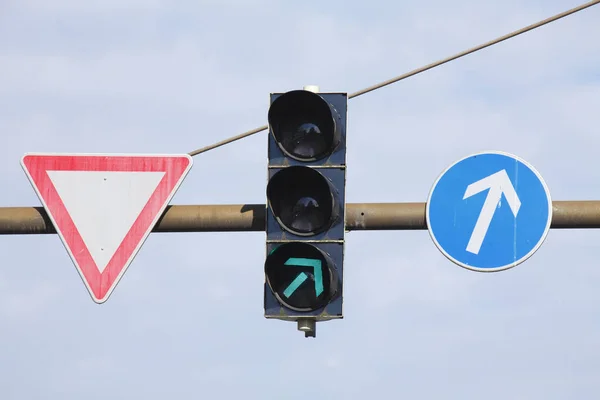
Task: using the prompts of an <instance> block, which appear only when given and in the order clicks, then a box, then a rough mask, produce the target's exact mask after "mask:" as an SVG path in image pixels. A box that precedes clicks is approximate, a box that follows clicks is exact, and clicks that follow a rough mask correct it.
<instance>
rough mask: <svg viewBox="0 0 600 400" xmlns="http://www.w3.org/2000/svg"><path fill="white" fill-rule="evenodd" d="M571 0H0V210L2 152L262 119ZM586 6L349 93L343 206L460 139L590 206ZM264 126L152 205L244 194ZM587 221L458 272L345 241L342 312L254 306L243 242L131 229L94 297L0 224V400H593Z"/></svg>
mask: <svg viewBox="0 0 600 400" xmlns="http://www.w3.org/2000/svg"><path fill="white" fill-rule="evenodd" d="M578 4H579V1H577V0H562V1H557V0H552V1H548V0H543V1H542V0H535V1H534V0H509V1H498V0H494V1H490V0H480V1H475V0H455V1H453V2H446V1H440V0H433V1H430V2H412V3H410V4H409V3H407V2H392V1H369V2H355V1H341V0H337V1H329V2H326V4H325V2H322V1H303V2H294V3H292V2H283V1H278V2H276V1H270V0H256V1H233V0H229V1H227V0H220V1H216V0H214V1H177V0H171V1H161V0H93V1H92V0H89V1H78V0H53V1H48V0H3V1H2V2H0V132H2V134H3V136H2V137H3V139H4V141H3V146H2V149H1V150H0V151H1V155H2V157H0V168H1V170H2V174H1V175H0V184H1V185H2V187H3V188H5V190H4V191H3V194H2V197H1V200H0V206H32V205H39V201H38V199H37V197H36V195H35V193H34V191H33V189H32V188H31V185H30V183H29V182H28V180H27V178H26V176H25V174H24V173H23V171H22V170H21V166H20V165H19V160H20V158H21V157H22V155H23V154H24V153H25V152H112V153H123V152H136V153H182V152H188V151H191V150H194V149H196V148H198V147H202V146H204V145H207V144H211V143H213V142H216V141H219V140H221V139H223V138H225V137H228V136H231V135H235V134H237V133H240V132H242V131H245V130H248V129H252V128H255V127H257V126H260V125H263V124H264V123H266V112H267V107H268V101H269V96H268V94H269V92H275V91H286V90H290V89H295V88H299V87H301V86H303V85H306V84H317V85H320V87H321V90H323V91H344V90H346V91H349V92H352V91H354V90H357V89H360V88H362V87H365V86H368V85H371V84H373V83H375V82H378V81H381V80H384V79H387V78H389V77H391V76H394V75H398V74H400V73H403V72H405V71H408V70H410V69H413V68H415V67H418V66H420V65H422V64H426V63H429V62H431V61H434V60H436V59H439V58H442V57H445V56H448V55H450V54H453V53H455V52H458V51H461V50H463V49H465V48H468V47H471V46H473V45H476V44H478V43H480V42H482V41H486V40H489V39H492V38H494V37H496V36H499V35H502V34H504V33H507V32H508V31H511V30H514V29H517V28H520V27H521V26H524V25H527V24H529V23H532V22H535V21H537V20H540V19H543V18H546V17H548V16H550V15H552V14H555V13H558V12H560V11H563V10H565V9H567V8H571V7H574V6H576V5H578ZM598 20H600V7H594V8H592V9H589V10H586V11H583V12H581V13H579V14H577V15H575V16H572V17H569V18H567V19H564V20H561V21H559V22H557V23H554V24H551V25H549V26H547V27H544V28H541V29H539V30H537V31H535V32H532V33H529V34H526V35H525V36H522V37H519V38H516V39H513V40H511V41H509V42H505V43H502V44H500V45H497V46H495V47H492V48H490V49H487V50H484V51H482V52H480V53H477V54H475V55H472V56H469V57H468V58H465V59H462V60H459V61H456V62H453V63H451V64H448V65H445V66H442V67H440V68H439V69H436V70H433V71H429V72H426V73H424V74H422V75H420V76H418V77H414V78H411V79H409V80H406V81H404V82H402V83H398V84H395V85H393V86H391V87H388V88H385V89H382V90H380V91H377V92H374V93H370V94H367V95H365V96H363V97H360V98H358V99H355V100H351V101H350V104H349V117H348V124H349V125H348V157H347V162H348V185H347V200H348V202H388V201H393V202H402V201H425V200H426V198H427V195H428V193H429V190H430V188H431V185H432V184H433V182H434V180H435V179H436V177H437V176H438V174H439V173H440V172H441V171H443V170H444V169H445V168H446V167H447V166H448V165H449V164H451V163H452V162H453V161H455V160H457V159H459V158H462V157H463V156H466V155H468V154H471V153H473V152H476V151H480V150H489V149H493V150H503V151H507V152H511V153H514V154H517V155H519V156H521V157H523V158H524V159H526V160H527V161H529V162H531V163H532V164H533V165H534V166H535V167H536V168H537V169H538V170H539V171H540V173H541V174H542V175H543V176H544V178H545V180H546V182H547V184H548V186H549V187H550V190H551V193H552V196H553V198H554V199H555V200H567V199H600V184H598V182H600V168H597V165H598V156H597V154H598V151H597V148H598V147H599V146H600V136H598V134H597V131H598V126H600V114H599V113H598V110H599V109H600V75H599V74H598V71H600V41H598V40H597V38H599V37H600V24H598ZM266 149H267V138H266V133H264V132H263V133H259V134H257V135H255V136H254V137H252V138H249V139H245V140H243V141H239V142H236V143H235V144H232V145H229V146H226V147H223V148H219V149H217V150H214V151H212V152H209V153H206V154H203V155H200V156H197V157H196V158H195V164H194V167H193V169H192V171H191V172H190V174H189V175H188V177H187V179H186V180H185V181H184V183H183V185H182V187H181V189H180V190H179V192H178V193H177V195H176V196H175V198H174V200H173V202H172V204H214V203H234V204H239V203H264V201H265V185H266V165H267V160H266ZM599 240H600V231H593V230H589V231H583V230H582V231H575V230H573V231H556V230H552V231H551V232H550V234H549V235H548V238H547V240H546V242H545V244H544V245H543V246H542V247H541V249H540V250H539V251H538V252H537V253H536V254H535V255H534V256H533V257H532V258H530V259H529V260H527V261H526V262H525V263H524V264H522V265H520V266H518V267H517V268H514V269H512V270H509V271H506V272H501V273H496V274H480V273H476V272H472V271H467V270H465V269H462V268H460V267H458V266H456V265H454V264H452V263H451V262H450V261H448V260H447V259H446V258H444V256H443V255H442V254H441V253H440V252H439V251H438V250H437V249H436V247H435V246H434V244H433V243H432V241H431V239H430V237H429V235H428V233H427V232H426V231H412V232H402V231H391V232H352V233H349V234H348V235H347V245H346V262H345V274H344V275H345V282H344V285H345V287H344V295H345V299H344V300H345V301H344V312H345V319H344V320H342V321H333V322H327V323H322V324H319V326H318V332H317V338H316V339H305V338H304V337H303V335H302V334H300V333H299V332H297V331H296V327H295V325H294V324H292V323H286V322H282V321H272V320H265V319H264V318H263V286H262V285H263V281H264V274H263V263H264V255H265V247H264V241H265V235H264V233H259V232H255V233H197V234H193V233H187V234H183V233H182V234H152V235H150V237H149V239H148V240H147V241H146V243H145V245H144V247H143V248H142V250H141V251H140V253H139V254H138V256H137V257H136V259H135V260H134V262H133V263H132V265H131V267H130V268H129V270H128V271H127V273H126V274H125V276H124V278H123V279H122V280H121V282H120V284H119V285H118V286H117V288H116V289H115V291H114V293H113V295H112V296H111V298H110V299H109V300H108V302H107V303H105V304H103V305H101V306H99V305H96V304H95V303H94V302H93V301H92V300H91V299H90V297H89V295H88V293H87V290H86V289H85V287H84V285H83V283H82V282H81V280H80V278H79V275H78V274H77V272H76V270H75V267H74V266H73V264H72V262H71V260H70V259H69V257H68V255H67V252H66V251H65V249H64V248H63V246H62V244H61V242H60V240H59V238H58V237H57V236H56V235H48V236H22V237H18V236H5V237H2V238H0V251H1V252H2V254H3V255H4V262H3V263H2V266H1V267H0V342H1V343H2V346H1V350H0V398H1V399H2V400H13V399H14V400H29V399H61V400H67V399H81V398H86V399H87V400H96V399H98V400H101V399H108V398H110V399H131V398H144V399H148V400H150V399H166V398H169V399H179V398H181V399H184V398H185V399H187V398H211V399H213V398H245V399H246V398H248V399H290V400H291V399H304V400H305V399H307V398H310V399H332V398H340V399H342V398H343V399H364V398H367V397H368V398H375V397H380V396H381V397H383V396H385V398H391V399H395V398H410V399H430V398H431V399H442V398H443V399H486V400H495V399H544V400H550V399H593V398H596V397H597V393H598V391H599V390H600V379H598V376H599V374H600V323H598V321H599V316H600V294H599V291H598V290H597V287H598V285H600V270H599V269H598V260H599V259H600V250H599V249H598V245H597V243H598V241H599Z"/></svg>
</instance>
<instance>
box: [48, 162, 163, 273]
mask: <svg viewBox="0 0 600 400" xmlns="http://www.w3.org/2000/svg"><path fill="white" fill-rule="evenodd" d="M47 172H48V175H49V176H50V180H52V183H53V184H54V187H55V188H56V191H57V192H58V195H59V196H60V198H61V199H62V201H63V203H64V204H65V207H66V208H67V210H69V214H70V215H71V218H72V219H73V223H74V224H75V226H76V227H77V230H78V231H79V234H80V235H81V238H82V240H83V241H84V242H85V244H86V246H87V248H88V250H89V252H90V254H91V256H92V258H93V259H94V261H95V263H96V266H97V267H98V270H99V271H100V273H102V272H104V269H105V268H106V266H107V265H108V263H109V261H110V259H111V258H112V257H113V255H114V254H115V252H116V251H117V249H118V247H119V245H120V244H121V242H122V241H123V238H125V235H127V233H128V232H129V230H130V229H131V227H132V225H133V223H134V222H135V220H136V219H137V218H138V216H139V215H140V212H141V211H142V209H143V208H144V206H145V205H146V204H147V203H148V200H149V199H150V196H151V195H152V193H154V191H155V190H156V188H157V186H158V184H159V182H160V180H161V179H162V177H163V176H164V175H165V173H164V172H114V171H47ZM90 204H93V205H94V207H90Z"/></svg>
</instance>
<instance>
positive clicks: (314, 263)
mask: <svg viewBox="0 0 600 400" xmlns="http://www.w3.org/2000/svg"><path fill="white" fill-rule="evenodd" d="M283 265H288V266H290V267H313V273H314V274H315V295H316V297H319V295H320V294H321V293H323V290H324V289H323V270H322V269H321V260H315V259H314V258H294V257H290V258H288V260H287V261H286V262H285V263H284V264H283ZM307 279H308V275H306V274H305V273H304V272H301V273H300V274H299V275H298V276H297V277H296V279H294V280H293V281H292V283H290V285H289V286H288V287H287V288H286V289H285V290H284V291H283V294H284V295H285V297H287V298H289V297H290V296H291V295H292V294H294V292H295V291H296V290H297V289H298V288H299V287H300V285H302V284H303V283H304V281H305V280H307Z"/></svg>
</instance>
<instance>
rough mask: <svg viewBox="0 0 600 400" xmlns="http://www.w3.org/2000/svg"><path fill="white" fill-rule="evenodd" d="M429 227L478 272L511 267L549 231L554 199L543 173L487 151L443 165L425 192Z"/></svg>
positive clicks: (446, 250) (449, 252)
mask: <svg viewBox="0 0 600 400" xmlns="http://www.w3.org/2000/svg"><path fill="white" fill-rule="evenodd" d="M426 218H427V226H428V229H429V233H430V235H431V238H432V239H433V242H434V243H435V245H436V246H437V247H438V249H439V250H440V251H441V252H442V253H443V254H444V255H445V256H446V257H447V258H448V259H450V260H451V261H452V262H454V263H456V264H458V265H460V266H461V267H464V268H467V269H470V270H473V271H480V272H496V271H503V270H505V269H509V268H512V267H514V266H516V265H518V264H520V263H522V262H523V261H525V260H527V259H528V258H529V257H531V256H532V255H533V253H535V252H536V251H537V250H538V249H539V248H540V246H541V245H542V243H543V242H544V240H545V239H546V236H547V235H548V231H549V230H550V223H551V222H552V200H551V198H550V191H549V190H548V187H547V186H546V183H545V182H544V180H543V178H542V176H541V175H540V174H539V173H538V172H537V171H536V170H535V169H534V168H533V166H531V165H530V164H529V163H528V162H526V161H525V160H523V159H521V158H519V157H517V156H515V155H512V154H508V153H504V152H499V151H490V152H482V153H478V154H473V155H470V156H468V157H465V158H463V159H461V160H459V161H457V162H455V163H454V164H452V165H451V166H450V167H449V168H447V169H446V170H445V171H444V172H443V173H442V174H441V175H440V176H439V178H438V179H437V180H436V182H435V183H434V185H433V188H432V189H431V192H430V193H429V198H428V200H427V209H426Z"/></svg>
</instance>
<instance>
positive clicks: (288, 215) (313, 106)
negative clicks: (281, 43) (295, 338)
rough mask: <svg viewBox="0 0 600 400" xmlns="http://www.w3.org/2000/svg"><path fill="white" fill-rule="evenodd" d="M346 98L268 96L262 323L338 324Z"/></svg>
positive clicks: (310, 327) (310, 330)
mask: <svg viewBox="0 0 600 400" xmlns="http://www.w3.org/2000/svg"><path fill="white" fill-rule="evenodd" d="M347 101H348V97H347V94H346V93H314V92H311V91H308V90H294V91H291V92H287V93H275V94H271V106H270V108H269V114H268V121H269V148H268V154H269V173H268V178H269V181H268V184H267V221H266V227H267V229H266V231H267V258H266V262H265V276H266V282H265V317H266V318H275V319H281V320H288V321H298V329H300V330H303V331H305V332H306V336H307V337H308V336H313V337H314V331H315V328H314V327H315V322H316V321H325V320H330V319H336V318H342V317H343V314H342V301H343V297H342V289H343V262H344V233H345V186H346V114H347Z"/></svg>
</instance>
